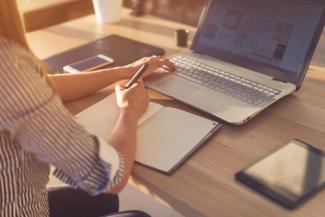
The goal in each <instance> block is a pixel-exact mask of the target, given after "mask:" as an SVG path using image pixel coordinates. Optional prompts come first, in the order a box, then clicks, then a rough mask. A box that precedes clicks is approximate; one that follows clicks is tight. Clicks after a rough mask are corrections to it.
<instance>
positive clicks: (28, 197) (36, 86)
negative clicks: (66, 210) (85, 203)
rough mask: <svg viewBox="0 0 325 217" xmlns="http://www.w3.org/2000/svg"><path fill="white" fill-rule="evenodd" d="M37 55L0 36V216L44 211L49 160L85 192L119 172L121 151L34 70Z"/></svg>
mask: <svg viewBox="0 0 325 217" xmlns="http://www.w3.org/2000/svg"><path fill="white" fill-rule="evenodd" d="M38 70H40V69H39V67H38V66H37V60H36V58H35V57H34V56H33V55H32V54H31V53H30V52H29V51H27V50H25V49H24V48H22V47H20V46H19V45H18V44H17V43H15V42H13V41H10V40H6V39H4V38H1V37H0V216H1V217H25V216H26V217H47V216H49V210H48V201H47V190H46V184H47V182H48V179H49V178H48V177H49V173H50V165H53V166H54V167H55V168H56V170H55V172H54V175H56V176H57V177H58V178H59V179H61V180H62V181H64V182H65V183H67V184H69V185H71V186H73V187H75V188H81V189H84V190H85V191H87V192H89V193H90V194H93V195H96V194H98V193H101V192H104V191H106V190H107V188H109V186H114V185H116V184H117V183H118V182H119V181H120V180H121V178H122V176H123V157H122V156H121V154H119V153H118V152H117V151H116V150H115V149H114V147H113V146H110V145H108V144H106V143H105V141H104V140H101V139H99V138H96V137H94V136H92V135H90V134H89V133H88V132H87V131H85V130H84V129H83V128H82V127H81V126H80V125H78V124H77V123H76V122H75V120H74V119H73V117H72V116H71V115H70V114H69V112H68V111H67V110H66V109H65V108H64V106H63V105H62V102H61V101H60V99H59V97H58V96H57V95H56V94H55V92H54V91H53V89H52V88H50V87H49V85H48V84H47V81H46V79H45V78H43V77H42V76H41V75H40V74H41V73H39V71H38Z"/></svg>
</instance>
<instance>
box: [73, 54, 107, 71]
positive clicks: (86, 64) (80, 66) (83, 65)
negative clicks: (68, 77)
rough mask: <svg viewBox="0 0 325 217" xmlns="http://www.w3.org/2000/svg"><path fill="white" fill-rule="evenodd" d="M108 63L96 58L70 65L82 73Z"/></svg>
mask: <svg viewBox="0 0 325 217" xmlns="http://www.w3.org/2000/svg"><path fill="white" fill-rule="evenodd" d="M107 62H109V61H108V60H105V59H103V58H100V57H98V56H95V57H91V58H89V59H85V60H83V61H80V62H77V63H74V64H72V65H70V66H71V67H72V68H75V69H77V70H78V71H84V70H87V69H90V68H93V67H96V66H99V65H102V64H105V63H107Z"/></svg>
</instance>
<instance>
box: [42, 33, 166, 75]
mask: <svg viewBox="0 0 325 217" xmlns="http://www.w3.org/2000/svg"><path fill="white" fill-rule="evenodd" d="M164 53H165V50H164V49H162V48H158V47H155V46H152V45H148V44H145V43H142V42H138V41H135V40H132V39H128V38H125V37H122V36H119V35H109V36H107V37H105V38H101V39H97V40H95V41H92V42H90V43H88V44H85V45H82V46H80V47H77V48H73V49H70V50H67V51H64V52H62V53H59V54H56V55H54V56H52V57H49V58H47V59H45V60H44V61H45V62H46V63H47V64H48V65H49V66H50V67H51V69H52V70H53V71H54V72H56V73H62V72H63V69H62V68H63V66H65V65H69V64H71V63H74V62H78V61H80V60H83V59H86V58H89V57H91V56H95V55H97V54H105V55H107V56H109V57H112V58H113V59H114V61H115V62H114V64H113V65H110V67H115V66H121V65H126V64H129V63H131V62H134V61H136V60H138V59H140V58H142V57H145V56H151V55H163V54H164Z"/></svg>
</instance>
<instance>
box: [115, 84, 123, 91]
mask: <svg viewBox="0 0 325 217" xmlns="http://www.w3.org/2000/svg"><path fill="white" fill-rule="evenodd" d="M124 89H125V88H124V86H123V85H121V84H117V85H115V91H116V92H120V91H123V90H124Z"/></svg>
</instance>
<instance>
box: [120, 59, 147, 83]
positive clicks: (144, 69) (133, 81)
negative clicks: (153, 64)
mask: <svg viewBox="0 0 325 217" xmlns="http://www.w3.org/2000/svg"><path fill="white" fill-rule="evenodd" d="M148 66H149V64H148V63H145V64H143V65H142V66H141V68H140V69H139V70H138V71H137V72H136V73H135V74H134V75H133V77H132V78H131V79H130V80H129V81H128V82H127V83H126V85H125V86H124V87H125V89H129V88H130V87H131V86H132V85H133V84H134V83H135V82H137V81H138V80H139V78H140V77H141V75H142V74H143V73H144V72H145V71H146V69H147V68H148Z"/></svg>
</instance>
